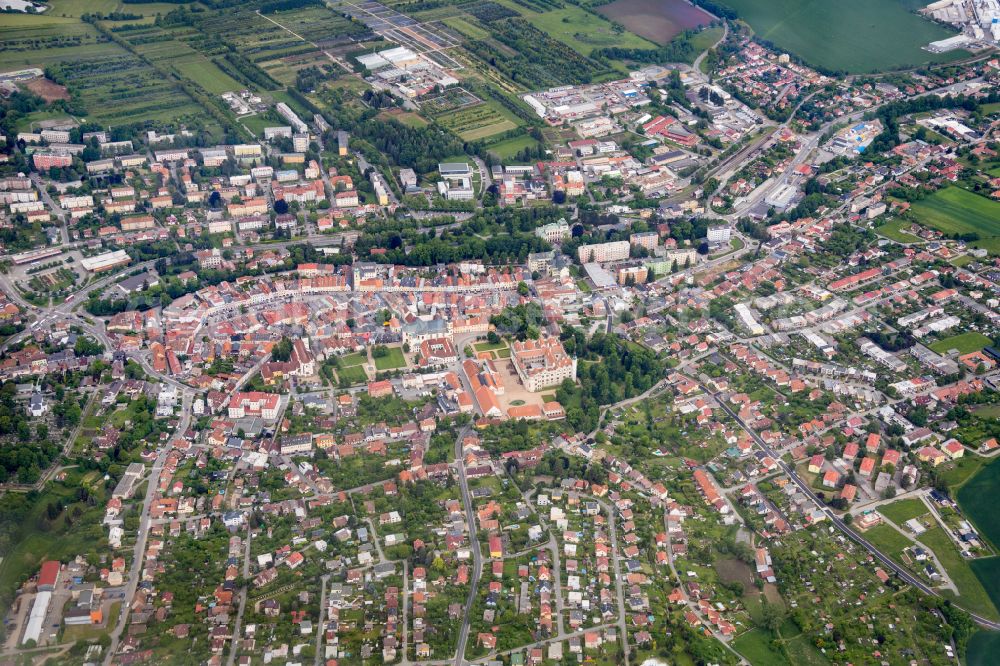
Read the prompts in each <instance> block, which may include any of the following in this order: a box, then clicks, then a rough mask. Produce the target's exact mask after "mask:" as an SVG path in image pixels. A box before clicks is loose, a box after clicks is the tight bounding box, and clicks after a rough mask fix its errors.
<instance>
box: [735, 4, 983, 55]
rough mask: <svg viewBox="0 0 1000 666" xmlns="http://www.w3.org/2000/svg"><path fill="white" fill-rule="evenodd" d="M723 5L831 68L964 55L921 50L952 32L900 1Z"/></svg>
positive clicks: (763, 32)
mask: <svg viewBox="0 0 1000 666" xmlns="http://www.w3.org/2000/svg"><path fill="white" fill-rule="evenodd" d="M725 4H726V5H728V6H730V7H732V8H733V9H735V10H736V11H737V13H738V14H739V15H740V18H742V19H743V20H745V21H746V22H747V23H749V24H750V26H751V27H752V28H753V30H754V32H755V33H757V35H758V36H760V37H761V38H762V39H766V40H768V41H770V42H772V43H774V44H775V46H776V47H777V48H779V49H784V50H787V51H790V52H792V53H795V54H796V55H798V56H799V57H801V58H802V59H803V60H805V61H807V62H809V63H812V64H814V65H816V66H819V67H824V68H826V69H828V70H831V71H846V72H851V73H860V72H874V71H880V70H888V69H899V68H901V67H903V66H905V65H914V64H918V63H922V62H927V61H931V60H932V61H938V62H940V61H947V60H952V59H955V58H957V57H961V56H963V55H965V52H963V51H958V52H952V53H947V54H941V55H933V54H930V53H928V52H927V51H923V50H922V49H921V47H922V46H924V45H925V44H927V43H928V42H932V41H935V40H938V39H944V38H946V37H949V36H951V35H952V34H954V32H953V31H950V30H947V29H945V28H943V27H941V26H939V25H936V24H934V23H932V22H931V21H928V20H925V19H923V18H921V17H919V16H917V15H915V14H911V13H910V12H908V11H907V10H906V8H904V7H903V6H902V5H901V4H900V2H899V0H840V2H827V0H726V2H725Z"/></svg>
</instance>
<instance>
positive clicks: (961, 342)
mask: <svg viewBox="0 0 1000 666" xmlns="http://www.w3.org/2000/svg"><path fill="white" fill-rule="evenodd" d="M991 344H993V341H992V340H990V339H989V338H988V337H986V336H985V335H983V334H982V333H976V332H975V331H970V332H968V333H959V334H958V335H953V336H951V337H948V338H942V339H941V340H938V341H937V342H934V343H932V344H930V345H928V346H929V347H930V348H931V349H933V350H934V351H936V352H937V353H938V354H947V353H948V352H949V351H951V350H952V349H957V350H958V353H960V354H968V353H970V352H974V351H979V350H980V349H982V348H983V347H986V346H989V345H991Z"/></svg>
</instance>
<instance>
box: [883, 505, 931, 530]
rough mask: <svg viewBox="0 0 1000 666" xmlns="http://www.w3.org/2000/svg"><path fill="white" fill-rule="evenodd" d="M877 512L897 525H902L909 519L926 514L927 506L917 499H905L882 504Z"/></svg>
mask: <svg viewBox="0 0 1000 666" xmlns="http://www.w3.org/2000/svg"><path fill="white" fill-rule="evenodd" d="M878 512H879V513H881V514H882V515H883V516H885V517H886V518H888V519H889V520H891V521H892V522H894V523H896V524H897V525H902V524H903V523H905V522H906V521H908V520H910V519H911V518H917V517H919V516H922V515H924V514H925V513H927V506H926V505H925V504H924V503H923V502H921V501H920V500H918V499H905V500H899V501H898V502H893V503H892V504H884V505H882V506H880V507H879V508H878Z"/></svg>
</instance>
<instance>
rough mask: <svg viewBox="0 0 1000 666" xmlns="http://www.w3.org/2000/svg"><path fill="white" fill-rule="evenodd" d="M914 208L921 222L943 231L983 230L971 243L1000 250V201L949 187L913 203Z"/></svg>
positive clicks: (913, 210)
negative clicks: (977, 238)
mask: <svg viewBox="0 0 1000 666" xmlns="http://www.w3.org/2000/svg"><path fill="white" fill-rule="evenodd" d="M911 212H912V214H913V216H914V218H915V219H916V220H917V221H918V222H920V223H921V224H924V225H927V226H928V227H933V228H935V229H937V230H938V231H940V232H941V233H943V234H946V235H951V234H971V233H975V234H979V240H978V241H975V242H973V243H970V245H973V246H975V247H981V248H984V249H986V250H987V251H989V252H990V253H991V254H1000V203H998V202H996V201H991V200H989V199H987V198H985V197H981V196H979V195H978V194H973V193H972V192H969V191H968V190H964V189H962V188H960V187H954V186H952V187H946V188H944V189H941V190H938V191H937V192H935V193H934V194H932V195H930V196H929V197H927V198H926V199H921V200H920V201H916V202H914V203H913V207H912V208H911Z"/></svg>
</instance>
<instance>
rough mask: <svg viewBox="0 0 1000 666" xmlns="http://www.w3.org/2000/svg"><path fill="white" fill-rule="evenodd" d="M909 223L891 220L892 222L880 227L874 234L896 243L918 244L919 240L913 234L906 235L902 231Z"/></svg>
mask: <svg viewBox="0 0 1000 666" xmlns="http://www.w3.org/2000/svg"><path fill="white" fill-rule="evenodd" d="M909 226H910V223H909V222H907V221H906V220H893V221H892V222H887V223H885V224H883V225H882V226H880V227H878V228H876V229H875V232H876V233H878V234H880V235H882V236H885V237H886V238H888V239H889V240H894V241H896V242H897V243H919V242H920V239H919V238H917V237H916V236H914V235H913V234H908V233H906V232H905V231H903V227H909Z"/></svg>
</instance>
